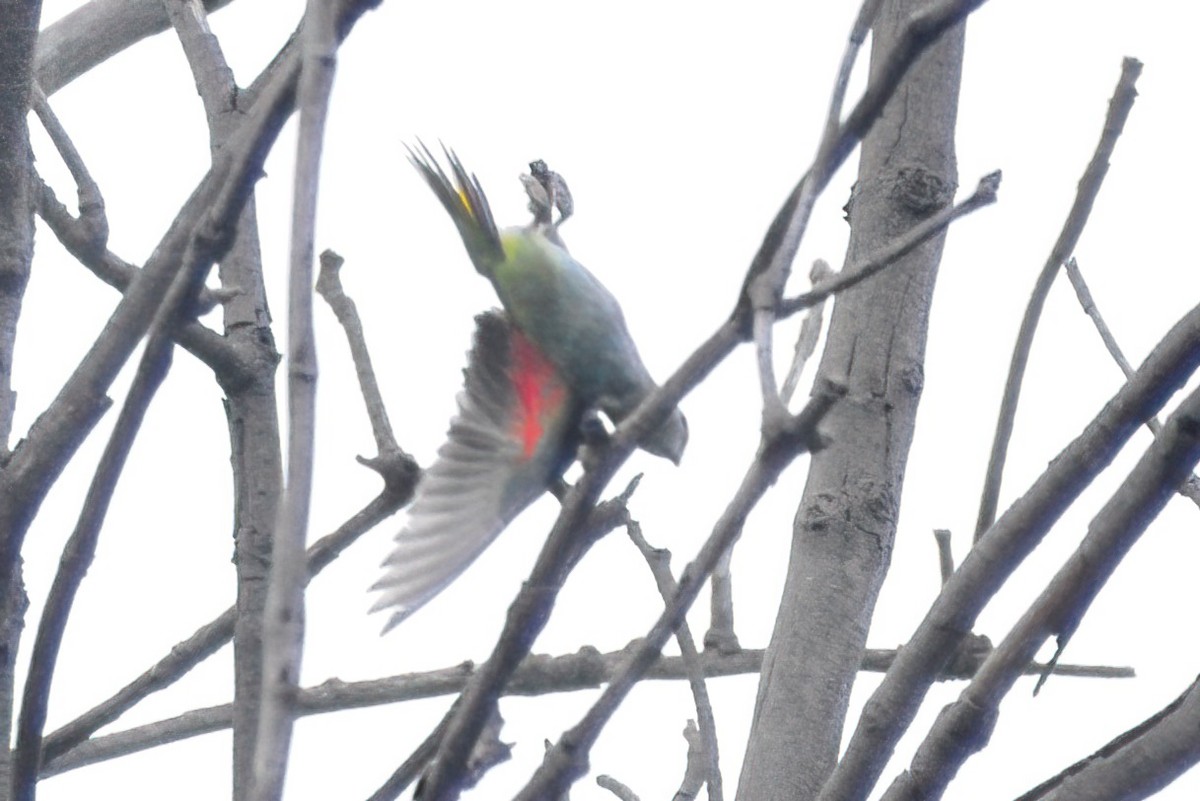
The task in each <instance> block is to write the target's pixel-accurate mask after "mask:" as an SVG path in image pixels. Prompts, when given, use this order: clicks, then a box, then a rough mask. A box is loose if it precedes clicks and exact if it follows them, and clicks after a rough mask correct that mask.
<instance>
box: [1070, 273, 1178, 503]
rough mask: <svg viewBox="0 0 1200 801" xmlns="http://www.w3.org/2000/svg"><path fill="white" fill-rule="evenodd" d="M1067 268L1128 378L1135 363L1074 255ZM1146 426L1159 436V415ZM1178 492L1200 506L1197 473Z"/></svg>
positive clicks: (1081, 302)
mask: <svg viewBox="0 0 1200 801" xmlns="http://www.w3.org/2000/svg"><path fill="white" fill-rule="evenodd" d="M1066 268H1067V278H1070V279H1071V286H1073V287H1074V288H1075V296H1076V297H1077V298H1079V305H1080V306H1081V307H1082V308H1083V312H1084V314H1086V315H1087V316H1088V317H1090V318H1091V320H1092V323H1093V324H1095V326H1096V333H1098V334H1099V335H1100V339H1101V341H1102V342H1104V347H1105V349H1106V350H1107V351H1108V353H1109V355H1110V356H1112V357H1113V361H1115V362H1116V363H1117V366H1118V367H1120V368H1121V372H1122V373H1123V374H1124V375H1125V378H1126V379H1127V380H1128V379H1129V377H1130V376H1132V375H1133V365H1131V364H1130V363H1129V360H1128V359H1126V358H1125V354H1124V352H1122V350H1121V346H1120V345H1118V344H1117V339H1116V337H1114V336H1113V334H1112V331H1110V330H1109V328H1108V324H1107V323H1105V322H1104V317H1103V316H1101V314H1100V309H1099V308H1098V307H1097V306H1096V301H1095V299H1094V298H1093V297H1092V292H1091V290H1090V289H1088V285H1087V281H1085V280H1084V279H1083V273H1082V272H1080V271H1079V263H1078V262H1076V261H1075V257H1074V256H1072V257H1071V258H1069V259H1067V264H1066ZM1146 428H1148V429H1150V433H1152V434H1154V435H1155V436H1158V432H1159V431H1160V430H1161V429H1162V423H1160V422H1158V417H1157V416H1155V417H1151V418H1150V419H1149V420H1147V421H1146ZM1178 492H1179V494H1180V495H1182V496H1183V497H1185V498H1187V499H1189V500H1190V501H1191V502H1192V503H1194V504H1196V505H1197V506H1200V477H1197V476H1196V474H1195V473H1193V474H1191V475H1190V476H1188V478H1187V480H1186V481H1184V482H1183V484H1181V485H1180V486H1179V489H1178Z"/></svg>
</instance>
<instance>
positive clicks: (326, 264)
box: [317, 250, 400, 461]
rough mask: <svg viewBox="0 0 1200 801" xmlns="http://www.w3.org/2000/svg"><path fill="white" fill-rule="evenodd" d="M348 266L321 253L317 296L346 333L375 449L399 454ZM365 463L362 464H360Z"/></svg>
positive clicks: (334, 254)
mask: <svg viewBox="0 0 1200 801" xmlns="http://www.w3.org/2000/svg"><path fill="white" fill-rule="evenodd" d="M344 262H345V259H343V258H342V257H341V256H339V255H338V254H336V253H334V252H333V251H332V250H326V251H324V252H322V253H321V269H320V271H319V273H318V274H317V294H319V295H320V296H321V297H323V298H324V299H325V302H326V303H328V304H329V308H330V309H332V310H333V313H334V316H336V317H337V320H338V322H339V323H341V326H342V329H343V330H344V331H345V332H346V341H347V342H348V343H349V345H350V357H351V359H352V360H353V362H354V372H355V374H356V375H357V376H358V386H359V389H360V390H361V392H362V397H363V402H364V403H365V404H366V406H367V418H368V419H369V420H370V421H371V433H372V434H374V436H375V447H376V448H377V449H378V450H379V452H380V453H388V452H391V451H397V450H399V449H400V446H399V445H397V444H396V437H395V434H393V433H392V424H391V422H390V421H389V420H388V416H387V407H386V406H384V403H383V394H382V393H381V392H380V391H379V381H377V380H376V378H375V369H374V367H372V366H371V353H370V351H369V350H368V349H367V339H366V337H365V336H364V335H363V327H362V320H360V319H359V317H358V308H357V307H356V306H355V305H354V301H353V300H351V299H350V297H349V296H347V295H346V291H345V289H343V287H342V277H341V270H342V264H343V263H344ZM360 461H362V460H360Z"/></svg>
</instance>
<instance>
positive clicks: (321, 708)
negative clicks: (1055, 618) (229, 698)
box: [41, 611, 1134, 797]
mask: <svg viewBox="0 0 1200 801" xmlns="http://www.w3.org/2000/svg"><path fill="white" fill-rule="evenodd" d="M227 614H228V622H227V623H226V626H227V630H226V632H225V634H224V639H223V640H221V642H225V641H228V639H229V636H230V633H229V632H230V631H231V630H232V626H233V612H232V611H230V612H228V613H227ZM221 620H224V616H222V618H219V619H218V621H217V623H218V624H219V622H220V621H221ZM629 653H630V652H629V649H628V648H626V649H622V650H620V651H610V652H607V653H600V652H599V651H596V650H595V649H593V648H586V647H585V648H581V649H580V650H579V651H578V652H577V653H573V654H564V655H561V656H549V655H542V654H535V655H532V656H528V657H526V658H525V660H524V661H523V662H522V663H521V666H520V667H519V668H518V669H517V670H516V672H515V673H514V674H513V677H512V680H511V681H510V682H509V683H508V684H507V685H506V686H505V688H504V693H505V695H507V696H523V697H525V696H542V695H548V694H551V693H558V692H577V691H579V690H594V689H599V688H601V687H603V686H604V685H605V684H607V683H608V682H609V681H611V680H612V678H613V676H615V675H616V674H617V671H618V670H620V669H621V667H622V666H623V665H624V664H625V662H626V661H627V660H628V659H629ZM896 653H897V651H896V650H895V649H867V651H866V652H865V653H864V654H863V661H862V666H861V670H863V671H865V672H871V673H883V672H885V671H886V670H887V669H888V667H889V666H890V665H891V664H892V662H893V661H895V658H896ZM763 654H764V651H763V650H761V649H746V650H742V651H737V652H733V653H725V652H721V651H717V650H715V649H708V650H705V651H703V652H701V653H700V665H701V667H703V669H704V676H705V678H708V679H713V678H719V677H722V676H741V675H747V674H754V673H758V672H759V670H761V668H762V660H763ZM1047 667H1048V666H1046V665H1043V664H1040V663H1034V664H1031V665H1029V667H1028V668H1027V669H1026V670H1025V674H1026V675H1030V676H1037V675H1040V674H1041V673H1042V672H1043V671H1044V670H1046V668H1047ZM475 670H476V667H475V665H474V664H472V663H470V662H466V663H463V664H461V665H456V666H454V667H449V668H441V669H438V670H432V671H427V672H424V673H408V674H403V675H399V676H390V677H387V678H383V679H370V680H367V681H358V682H344V681H340V680H338V679H329V680H327V681H325V682H323V683H321V684H319V685H317V686H315V687H306V688H304V689H301V690H300V691H299V693H298V694H297V696H296V712H297V714H298V715H300V716H307V715H321V714H327V713H333V712H341V711H345V710H347V709H361V708H363V707H370V706H380V705H383V704H394V703H400V702H403V701H412V700H419V699H425V698H437V697H441V696H444V695H452V694H456V693H460V692H461V691H462V690H463V688H464V687H465V686H466V684H467V682H468V681H470V679H471V676H472V675H473V674H474V673H475ZM1053 671H1054V674H1055V675H1058V676H1073V677H1080V678H1099V679H1120V678H1132V677H1133V675H1134V672H1133V669H1132V668H1128V667H1109V666H1105V665H1064V664H1058V665H1055V666H1053ZM687 677H688V671H687V668H686V667H685V666H684V663H683V657H680V656H660V657H659V658H658V659H656V660H655V661H654V662H653V663H652V664H651V666H650V667H649V668H648V669H647V670H646V673H645V674H644V675H643V676H642V680H643V681H680V680H686V679H687ZM938 678H939V680H946V681H951V680H961V679H964V678H970V674H969V673H966V674H964V673H952V672H949V671H947V672H944V673H942V674H940V675H939V677H938ZM89 714H91V713H89ZM81 720H82V719H81ZM232 720H233V706H232V704H221V705H219V706H213V707H207V708H203V709H195V710H192V711H190V712H185V713H184V714H182V715H179V716H177V717H174V718H169V719H166V720H160V721H156V722H154V723H149V724H145V725H142V726H135V727H132V728H129V729H125V730H123V731H118V732H115V733H113V734H106V735H102V736H100V737H96V738H94V739H91V740H87V741H86V742H82V740H83V739H86V735H85V737H84V738H81V741H80V742H73V743H71V744H70V747H69V749H61V748H58V749H54V750H53V751H52V750H51V747H52V743H56V742H57V743H61V742H64V739H58V740H57V741H56V738H63V737H64V735H66V734H67V733H68V732H67V729H68V727H63V728H62V729H60V730H59V731H58V732H55V733H54V734H52V735H51V736H50V737H47V738H46V740H45V745H46V748H45V749H44V754H45V758H44V761H43V769H42V774H41V775H42V778H46V777H47V776H54V775H57V774H59V773H65V772H66V771H70V770H75V769H76V768H81V767H85V766H87V765H92V764H95V763H97V762H102V761H106V760H110V759H115V758H118V757H121V756H125V755H127V754H131V753H137V752H139V751H145V750H147V749H150V748H157V747H158V746H161V745H166V744H168V743H173V742H178V741H180V740H185V739H188V738H190V737H198V736H200V735H202V734H209V733H211V732H215V731H221V730H222V729H228V728H229V727H230V725H231V723H232ZM105 722H111V719H110V720H109V721H105ZM101 725H103V724H101ZM442 725H443V726H444V725H445V720H443V722H442ZM70 726H71V727H74V724H70ZM95 728H99V726H96V727H95ZM94 730H95V729H94V728H93V731H94ZM439 731H440V729H439ZM432 757H433V754H432V752H430V753H428V754H427V756H426V759H425V762H428V761H429V760H430V759H432ZM425 762H423V763H422V765H421V767H423V766H424V764H425ZM381 789H382V788H381ZM400 789H401V790H402V789H403V788H400ZM396 792H397V794H398V793H399V792H400V790H397V791H396ZM392 797H394V796H392Z"/></svg>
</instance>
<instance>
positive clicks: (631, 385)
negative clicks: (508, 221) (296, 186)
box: [372, 143, 688, 633]
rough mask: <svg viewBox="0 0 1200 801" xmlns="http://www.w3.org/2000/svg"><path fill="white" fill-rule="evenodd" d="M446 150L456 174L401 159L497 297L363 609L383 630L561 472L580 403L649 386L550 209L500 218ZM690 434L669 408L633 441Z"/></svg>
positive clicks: (604, 294)
mask: <svg viewBox="0 0 1200 801" xmlns="http://www.w3.org/2000/svg"><path fill="white" fill-rule="evenodd" d="M443 150H444V153H445V157H446V160H447V161H448V162H449V165H450V172H451V174H452V175H453V177H454V179H453V182H452V181H451V179H450V177H449V176H447V174H446V172H445V171H444V170H443V169H442V167H441V165H440V163H439V162H438V160H437V159H436V158H435V157H434V156H433V154H432V153H431V152H430V151H429V149H428V148H427V147H426V146H425V145H423V144H421V143H418V146H417V147H416V148H413V147H409V148H408V156H409V161H410V162H411V163H412V164H413V166H414V167H415V168H416V169H417V171H418V172H419V173H420V175H421V176H422V177H423V178H424V179H425V182H426V183H428V184H429V187H430V188H431V189H432V190H433V193H434V195H436V196H437V198H438V200H439V201H440V202H441V204H442V206H443V207H444V208H445V209H446V211H447V212H448V213H449V215H450V219H451V220H452V221H453V223H454V225H455V227H456V228H457V229H458V233H459V235H460V237H461V239H462V241H463V245H464V246H465V248H466V251H467V255H468V257H469V258H470V260H471V263H472V264H473V265H474V267H475V270H476V271H477V272H478V273H480V274H481V275H483V276H484V277H485V278H487V279H488V280H489V281H490V282H491V283H492V286H493V288H494V289H495V291H496V294H497V295H498V297H499V299H500V305H501V306H502V307H503V309H502V310H496V309H493V310H489V311H485V312H483V313H481V314H479V315H477V316H476V318H475V332H474V336H473V340H472V345H471V350H470V352H469V353H468V357H467V367H466V369H465V370H464V371H463V375H464V381H463V388H462V390H461V391H460V392H459V394H458V398H457V406H458V409H457V414H455V415H454V417H453V418H452V419H451V421H450V428H449V431H448V433H447V435H446V441H445V442H444V443H443V445H442V446H441V448H440V449H439V450H438V453H437V457H436V458H435V459H434V461H433V463H432V464H431V465H430V467H429V468H428V469H427V470H426V471H425V473H424V475H423V476H422V477H421V480H420V481H419V482H418V485H417V489H416V494H415V497H414V499H413V502H412V505H411V506H410V508H409V512H408V519H407V522H406V524H405V526H404V527H403V528H402V529H401V530H400V532H399V533H398V534H397V535H396V537H395V542H394V545H393V547H392V549H391V551H390V553H389V554H388V556H387V558H386V559H385V560H384V562H383V565H382V567H383V575H382V577H381V578H380V579H379V580H378V581H377V582H376V583H375V584H374V585H373V586H372V589H373V590H375V591H378V592H379V596H378V598H377V600H376V602H375V604H374V606H373V607H372V611H373V612H375V611H384V610H388V611H390V612H391V616H390V618H389V620H388V621H387V623H386V624H385V627H384V632H385V633H386V632H387V631H389V630H391V629H392V628H394V627H395V626H397V625H399V624H400V623H401V622H402V621H403V620H405V619H406V618H407V617H408V616H409V615H411V614H412V613H413V612H415V611H416V610H417V609H419V608H420V607H421V606H423V605H424V604H426V603H427V602H428V601H430V600H431V599H432V598H433V597H434V596H436V595H437V594H438V593H439V592H441V591H442V590H443V589H445V588H446V587H447V586H448V585H449V584H450V583H451V582H452V581H454V580H455V579H456V578H457V577H458V576H459V575H460V574H461V573H462V572H463V571H464V570H465V569H466V568H467V566H469V565H470V564H471V563H472V562H473V561H474V560H475V559H476V558H477V557H478V556H479V555H480V554H481V553H482V552H483V551H484V550H485V549H486V548H487V546H488V545H490V544H491V543H492V541H494V540H495V538H496V537H497V536H498V535H499V534H500V532H501V531H503V530H504V528H505V527H506V526H508V524H509V523H510V522H512V520H513V519H514V518H515V517H516V516H517V515H518V514H519V513H520V512H521V511H522V510H523V509H525V508H526V507H527V506H529V505H530V504H531V503H533V502H534V501H535V500H537V499H538V498H539V497H540V496H541V495H542V493H544V492H546V491H548V490H550V489H552V488H553V487H555V486H556V485H558V484H559V482H560V481H561V478H562V474H563V472H564V471H565V470H566V469H567V468H568V467H569V466H570V464H571V463H572V462H573V461H574V459H575V457H576V452H577V450H578V448H579V446H580V444H581V442H582V441H583V439H584V435H583V432H584V430H585V429H588V428H589V427H588V426H587V425H585V421H588V420H589V416H590V415H595V414H597V413H599V412H603V413H604V415H606V416H607V417H608V418H609V420H610V421H612V423H613V424H614V425H616V424H619V423H620V422H621V420H623V419H624V418H625V417H627V416H628V415H629V414H631V413H632V412H633V411H634V409H636V408H637V407H638V405H639V404H640V403H641V402H642V401H643V400H644V399H645V398H646V397H647V396H648V395H650V394H651V393H652V392H654V390H655V389H657V388H658V385H657V384H656V383H655V381H654V379H653V378H652V377H651V375H650V372H649V370H647V368H646V366H645V364H644V363H643V362H642V358H641V356H640V355H639V353H638V350H637V346H636V345H635V344H634V341H633V337H632V336H631V335H630V333H629V329H628V327H627V325H626V323H625V317H624V315H623V313H622V311H621V307H620V305H619V304H618V302H617V300H616V298H615V297H613V295H612V293H611V292H609V290H608V289H607V288H605V286H604V285H603V284H601V283H600V281H599V280H598V279H597V278H596V277H595V276H593V275H592V274H591V273H590V272H588V270H587V269H586V268H585V267H584V266H583V265H582V264H580V263H579V262H578V261H576V260H575V259H574V258H573V257H572V256H571V255H570V254H569V253H568V252H567V250H566V248H565V247H564V246H563V245H562V244H561V240H560V239H559V238H558V236H557V227H556V226H555V225H553V224H551V223H550V221H549V219H548V216H547V215H543V214H541V213H540V212H539V210H538V209H534V221H533V222H532V223H530V224H528V225H524V226H514V227H509V228H505V229H504V230H500V229H499V228H498V227H497V226H496V223H495V220H494V219H493V217H492V211H491V207H490V206H489V204H488V201H487V197H486V196H485V195H484V192H483V188H482V187H481V186H480V183H479V180H478V179H477V178H476V177H475V176H474V175H473V174H471V173H468V172H467V170H466V169H465V168H464V167H463V165H462V162H461V161H460V160H459V158H458V156H457V155H456V154H455V153H454V151H452V150H450V149H449V148H443ZM558 181H559V182H562V179H561V177H559V178H558ZM526 186H527V190H528V185H526ZM562 186H563V187H565V182H562ZM555 194H557V193H555ZM531 199H532V195H531ZM551 204H553V200H551ZM560 213H561V211H560ZM559 222H561V220H560V221H559ZM592 428H594V426H593V427H592ZM687 440H688V428H687V420H686V419H685V418H684V416H683V413H682V412H680V411H679V410H678V409H672V410H671V412H670V414H668V415H667V416H666V418H665V419H664V420H663V421H662V423H661V424H660V425H659V426H658V427H657V428H655V429H654V430H652V431H651V432H649V433H648V434H647V435H646V436H645V437H643V439H642V441H641V442H640V443H639V445H640V447H641V448H642V449H644V450H646V451H647V452H649V453H651V454H654V455H656V456H661V457H663V458H666V459H668V460H670V461H671V462H674V463H675V464H679V461H680V459H681V458H682V456H683V451H684V448H685V447H686V445H687Z"/></svg>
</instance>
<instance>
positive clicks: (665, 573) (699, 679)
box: [625, 520, 725, 801]
mask: <svg viewBox="0 0 1200 801" xmlns="http://www.w3.org/2000/svg"><path fill="white" fill-rule="evenodd" d="M625 530H626V531H627V532H628V533H629V539H630V540H632V541H633V544H634V545H635V546H637V549H638V550H639V551H640V552H641V554H642V556H643V557H644V558H645V560H646V564H647V565H649V566H650V572H651V573H652V574H653V575H654V583H655V584H656V585H658V592H659V594H660V595H662V597H663V601H664V602H665V603H668V604H669V603H670V602H671V599H672V598H673V597H674V595H675V593H676V591H677V590H678V589H679V584H678V583H677V582H676V581H675V576H673V575H672V574H671V552H670V551H668V550H666V549H664V548H654V547H652V546H651V545H650V543H648V542H647V541H646V538H645V537H644V536H642V527H641V525H640V524H639V523H638V522H637V521H635V520H630V521H629V523H628V525H626V526H625ZM675 641H676V642H678V643H679V653H680V655H681V656H682V658H683V664H684V667H685V668H687V672H688V684H689V685H690V686H691V688H692V697H693V698H694V699H695V702H696V717H697V719H698V720H699V721H700V728H699V729H698V730H695V731H696V738H698V740H699V743H698V745H697V750H698V751H699V754H698V755H697V756H696V757H695V760H694V761H696V762H697V763H698V767H697V768H696V770H698V771H699V774H700V778H699V783H700V784H703V783H704V782H705V781H707V782H708V797H709V801H722V799H723V798H724V797H725V790H724V787H723V784H724V783H723V781H722V779H721V763H720V750H719V749H718V746H717V722H716V719H715V718H714V717H713V709H712V701H711V700H710V699H709V697H708V686H707V685H705V683H704V668H703V666H701V664H700V654H699V653H698V652H697V650H696V640H695V639H694V638H693V637H692V630H691V628H690V627H689V626H688V624H687V620H686V619H684V620H683V621H682V622H681V623H680V624H679V628H678V629H676V630H675ZM689 723H691V721H689ZM694 725H695V724H692V726H693V729H694ZM685 736H687V735H686V733H685ZM688 745H689V748H688V765H689V768H690V767H691V765H692V762H693V755H692V748H691V745H692V738H690V737H689V738H688ZM691 773H692V771H691V770H689V775H691ZM697 789H698V788H697Z"/></svg>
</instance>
